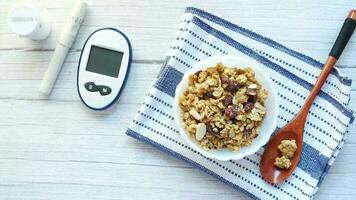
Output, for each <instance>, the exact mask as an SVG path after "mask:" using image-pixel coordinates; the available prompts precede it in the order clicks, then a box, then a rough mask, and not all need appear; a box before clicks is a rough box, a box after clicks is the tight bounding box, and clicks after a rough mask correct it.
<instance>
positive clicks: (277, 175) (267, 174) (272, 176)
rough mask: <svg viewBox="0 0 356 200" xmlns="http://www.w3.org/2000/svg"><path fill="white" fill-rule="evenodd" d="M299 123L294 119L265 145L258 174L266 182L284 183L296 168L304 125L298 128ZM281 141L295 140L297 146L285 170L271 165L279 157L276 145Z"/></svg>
mask: <svg viewBox="0 0 356 200" xmlns="http://www.w3.org/2000/svg"><path fill="white" fill-rule="evenodd" d="M294 121H295V122H297V123H295V122H294ZM300 123H302V122H299V119H298V118H295V119H294V120H293V121H291V122H290V123H289V124H287V125H286V126H284V127H283V128H282V129H280V130H279V131H278V132H277V133H276V134H275V135H274V136H273V138H272V139H271V140H270V141H269V142H268V144H267V145H266V150H265V151H264V153H263V156H262V158H261V162H260V172H261V175H262V177H263V178H264V179H265V180H266V181H267V182H269V183H279V182H282V181H284V180H285V179H287V178H288V177H289V176H290V175H291V174H292V173H293V171H294V169H295V167H296V166H297V164H298V162H299V160H300V157H301V154H302V147H303V131H304V124H302V125H301V126H300V125H299V124H300ZM282 140H295V142H296V144H297V150H296V152H295V153H294V156H293V158H291V159H290V160H291V166H290V167H289V168H288V169H287V170H286V169H280V168H278V167H276V166H274V164H273V163H274V161H275V158H277V157H280V156H281V152H280V151H279V149H278V145H279V144H280V143H281V141H282ZM267 149H268V151H267Z"/></svg>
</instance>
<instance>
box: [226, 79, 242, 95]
mask: <svg viewBox="0 0 356 200" xmlns="http://www.w3.org/2000/svg"><path fill="white" fill-rule="evenodd" d="M239 89H240V84H238V83H237V82H236V81H233V80H231V81H230V82H229V83H228V85H227V90H228V91H230V92H236V91H237V90H239Z"/></svg>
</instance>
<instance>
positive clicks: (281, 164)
mask: <svg viewBox="0 0 356 200" xmlns="http://www.w3.org/2000/svg"><path fill="white" fill-rule="evenodd" d="M278 149H279V151H280V152H281V154H282V156H281V157H277V158H276V159H275V161H274V165H275V166H277V167H278V168H280V169H288V168H289V167H290V166H291V161H290V159H291V158H293V156H294V154H295V151H297V144H296V142H295V140H282V141H281V143H280V144H279V145H278Z"/></svg>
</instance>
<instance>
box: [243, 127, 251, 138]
mask: <svg viewBox="0 0 356 200" xmlns="http://www.w3.org/2000/svg"><path fill="white" fill-rule="evenodd" d="M251 133H252V129H245V130H244V132H243V136H244V137H248V136H250V135H251Z"/></svg>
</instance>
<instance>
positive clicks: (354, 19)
mask: <svg viewBox="0 0 356 200" xmlns="http://www.w3.org/2000/svg"><path fill="white" fill-rule="evenodd" d="M355 27H356V10H351V11H350V13H349V15H348V17H347V18H346V19H345V22H344V24H343V26H342V28H341V30H340V33H339V35H338V37H337V39H336V41H335V43H334V46H333V48H332V49H331V51H330V53H329V56H328V58H327V60H326V63H325V65H324V68H323V70H322V71H321V73H320V76H319V78H318V80H317V81H316V83H315V85H314V88H313V89H312V90H311V92H310V94H309V96H308V98H307V99H306V101H305V103H304V105H303V107H302V108H301V110H300V111H299V113H298V114H297V115H296V116H295V117H294V119H293V120H292V121H290V122H289V123H288V124H287V125H285V126H284V127H283V128H281V129H280V130H279V131H278V133H277V134H276V135H275V136H273V138H272V139H271V140H270V141H269V142H268V144H267V145H266V149H265V151H264V153H263V155H262V158H261V162H260V172H261V175H262V177H263V178H264V179H265V180H266V181H267V182H270V183H280V182H282V181H284V180H286V179H287V178H288V177H289V176H290V175H291V174H292V172H293V171H294V169H295V167H296V166H297V164H298V162H299V160H300V157H301V153H302V146H303V132H304V124H305V121H306V118H307V115H308V112H309V109H310V107H311V105H312V104H313V101H314V99H315V97H316V96H317V94H318V93H319V91H320V89H321V87H322V86H323V84H324V82H325V80H326V78H327V77H328V75H329V74H330V72H331V70H332V69H333V67H334V65H335V63H336V61H337V60H338V59H339V57H340V55H341V53H342V51H343V50H344V48H345V46H346V44H347V42H348V41H349V39H350V37H351V35H352V33H353V31H354V30H355ZM282 140H295V141H296V144H297V147H298V148H297V151H296V152H295V154H294V156H293V158H292V159H291V166H290V168H289V169H280V168H278V167H276V166H274V164H273V163H274V161H275V158H276V157H280V156H281V153H280V151H279V149H278V148H277V147H278V145H279V144H280V143H281V141H282Z"/></svg>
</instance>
